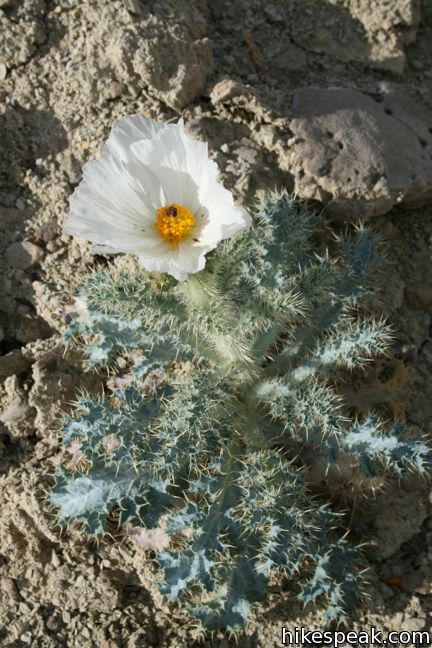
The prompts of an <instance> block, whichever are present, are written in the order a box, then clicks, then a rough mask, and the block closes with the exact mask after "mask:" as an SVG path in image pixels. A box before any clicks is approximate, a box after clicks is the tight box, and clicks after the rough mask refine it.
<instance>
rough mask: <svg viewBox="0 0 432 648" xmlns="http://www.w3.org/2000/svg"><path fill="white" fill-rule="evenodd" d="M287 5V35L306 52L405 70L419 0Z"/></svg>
mask: <svg viewBox="0 0 432 648" xmlns="http://www.w3.org/2000/svg"><path fill="white" fill-rule="evenodd" d="M284 4H285V5H286V6H287V12H288V16H289V19H290V20H289V23H288V24H289V25H290V31H291V38H292V40H293V41H294V43H295V44H296V45H298V46H300V47H301V48H303V49H305V50H306V51H309V52H317V53H320V54H321V53H323V54H326V55H329V56H332V57H333V58H334V59H335V60H337V61H345V62H348V61H362V62H367V64H368V65H373V66H374V67H378V68H383V69H386V70H390V71H391V72H394V73H396V74H402V73H403V72H404V68H405V63H406V57H405V52H404V45H406V44H408V43H411V42H412V41H413V40H414V39H415V37H416V33H417V28H418V25H419V22H420V0H392V1H391V2H389V1H388V0H374V2H371V0H326V1H325V2H324V1H323V0H302V2H289V3H284Z"/></svg>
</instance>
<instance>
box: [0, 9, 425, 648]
mask: <svg viewBox="0 0 432 648" xmlns="http://www.w3.org/2000/svg"><path fill="white" fill-rule="evenodd" d="M0 21H1V22H0V127H1V141H0V147H1V155H0V178H1V186H0V237H1V238H0V246H1V256H2V258H3V261H4V270H3V273H2V277H1V288H0V343H1V355H0V399H1V402H0V501H1V507H0V644H1V645H2V646H5V647H6V646H37V647H39V646H40V647H45V646H47V647H48V646H50V647H51V646H71V647H72V646H73V647H75V646H76V647H80V648H81V647H87V646H89V647H90V646H98V647H100V648H114V647H116V646H127V647H134V646H143V647H144V646H164V647H165V646H166V647H174V646H176V647H178V646H189V647H191V646H195V645H200V643H199V639H198V638H196V637H195V634H194V628H193V622H192V621H191V620H190V618H189V617H188V616H187V614H186V613H185V612H184V611H182V610H181V609H179V608H178V607H177V606H176V605H174V604H169V603H167V602H166V601H165V600H164V599H163V598H162V597H161V596H160V595H159V594H158V592H157V587H156V585H155V583H156V581H157V578H158V572H157V568H156V566H155V565H154V563H153V562H152V561H151V559H150V557H149V556H148V555H145V554H144V553H142V552H140V551H139V550H137V549H136V547H134V546H132V544H131V543H128V541H122V542H115V541H113V540H108V539H107V540H101V541H100V542H99V543H96V542H94V541H87V540H86V539H85V538H83V537H82V536H81V535H80V534H79V532H78V529H77V528H75V527H72V528H70V529H68V530H67V531H66V530H64V531H62V530H60V529H59V528H58V527H57V525H56V520H55V515H54V512H53V511H52V509H51V508H50V507H49V505H48V504H47V503H46V501H45V492H46V490H47V489H48V488H49V485H50V483H51V479H52V474H53V471H54V468H55V465H56V464H57V463H58V462H59V460H60V441H59V435H58V430H59V425H60V417H61V412H62V411H65V410H67V408H68V406H69V405H68V404H69V403H70V401H71V400H72V399H73V397H74V395H75V394H76V393H77V390H78V389H80V388H83V387H86V388H87V389H90V390H95V391H98V390H99V389H100V388H101V385H102V384H103V381H104V380H105V379H106V377H104V376H101V375H98V374H97V373H89V372H84V371H83V361H82V358H81V357H80V355H79V354H78V353H76V352H73V351H70V352H68V353H67V354H66V355H65V351H64V346H63V343H62V331H63V330H64V326H65V316H64V304H65V302H66V301H67V299H68V296H69V295H71V294H72V293H73V291H74V289H75V287H76V286H77V285H79V282H80V278H81V277H82V276H83V275H84V274H85V273H86V272H87V271H88V270H89V269H91V267H92V265H93V264H94V258H92V257H91V255H90V254H89V246H88V245H87V244H86V243H83V242H79V241H77V240H72V239H71V238H70V237H68V236H65V235H63V234H62V232H61V228H62V223H63V219H64V216H65V214H66V213H67V209H68V203H67V201H68V196H69V195H70V193H71V191H72V190H73V188H74V186H76V184H77V183H78V182H79V179H80V173H81V172H80V169H81V164H82V163H83V162H84V161H85V160H87V159H89V158H91V157H94V156H96V155H97V153H98V150H99V148H100V146H101V144H102V142H103V141H104V139H105V138H106V136H107V133H108V132H109V130H110V128H111V127H112V125H113V123H114V122H115V120H116V119H118V118H119V117H121V116H123V115H127V114H131V113H140V114H143V115H148V116H151V117H154V118H156V119H159V120H167V119H177V117H178V116H180V115H182V116H183V117H184V119H185V121H186V122H187V125H188V129H189V131H190V133H191V135H193V136H195V137H197V138H202V139H206V140H208V141H209V143H210V149H211V152H212V156H213V157H214V159H215V160H216V161H217V162H218V164H219V166H220V169H221V172H222V178H223V181H224V183H225V184H226V185H227V186H228V187H230V188H232V189H233V191H234V192H235V194H236V197H237V199H238V200H239V201H243V203H244V204H245V205H246V206H249V207H252V206H253V204H254V201H255V199H256V198H257V196H259V195H260V192H262V191H265V190H268V189H273V188H274V187H288V188H290V189H291V188H293V186H294V177H293V174H292V172H291V169H290V159H291V158H290V155H289V149H290V136H291V133H290V129H289V122H290V118H291V115H292V108H291V106H292V99H293V96H294V94H295V92H296V90H298V88H300V87H302V86H307V85H315V86H320V87H331V86H341V87H345V88H353V89H358V90H361V91H366V90H368V89H369V88H370V87H371V86H372V85H373V84H376V83H379V82H383V83H386V84H388V85H390V86H391V87H394V88H397V89H398V90H399V91H400V92H402V93H404V94H406V95H407V96H410V97H412V98H413V99H414V100H415V101H416V102H418V103H419V104H421V105H423V106H426V107H428V108H429V109H432V47H431V45H430V44H431V43H432V2H431V0H423V2H422V3H421V4H420V2H419V1H418V2H417V1H416V0H394V2H391V3H389V2H386V0H325V1H324V0H290V2H286V0H274V1H273V2H271V3H267V2H264V1H263V0H236V2H232V0H215V1H210V0H209V2H208V3H206V2H205V0H202V1H199V0H195V1H193V2H187V0H167V1H166V2H152V1H148V0H125V1H124V2H122V1H121V0H112V1H108V0H105V1H104V0H85V1H84V2H78V0H57V1H50V0H46V1H44V0H21V1H20V2H18V0H0ZM2 52H3V53H2ZM227 80H231V81H232V82H233V84H234V88H235V92H234V93H231V94H230V93H227V94H225V95H224V93H223V92H221V86H220V85H219V86H217V84H219V83H220V82H222V81H223V82H224V83H225V84H226V83H228V81H227ZM215 86H217V87H216V88H215ZM222 89H223V86H222ZM221 96H222V99H221ZM373 222H374V225H375V226H376V229H377V230H378V231H379V232H380V233H381V234H382V235H383V237H384V238H385V240H386V241H387V249H388V261H387V267H386V281H385V287H384V293H383V299H382V302H383V305H382V312H384V313H385V314H386V316H387V317H388V318H389V319H390V321H391V322H392V323H393V325H394V329H395V332H396V340H395V346H394V350H393V352H392V354H391V355H390V357H389V358H388V359H387V360H385V361H383V362H380V363H378V364H377V365H376V366H375V368H374V369H371V371H370V372H369V373H368V375H367V376H366V378H362V380H361V382H359V383H358V384H356V383H355V382H353V384H352V385H348V386H347V397H349V398H351V399H352V400H353V404H355V405H356V407H357V408H359V409H360V410H361V409H362V408H366V407H368V406H370V405H373V406H374V407H376V408H378V409H381V411H382V412H383V414H384V415H385V416H388V417H393V416H397V417H399V418H402V419H404V420H406V421H407V422H408V423H409V424H410V425H411V426H412V427H413V428H414V429H415V430H420V431H421V432H422V433H424V434H425V435H430V433H431V432H432V427H431V420H432V418H431V414H432V405H431V398H430V395H431V389H432V371H431V370H432V341H431V306H432V273H431V270H430V268H431V246H432V202H431V201H429V202H427V201H423V202H422V204H418V205H416V206H413V207H410V208H409V209H408V208H407V207H398V208H395V209H392V210H391V211H390V212H388V213H387V214H383V215H381V216H378V217H375V218H374V221H373ZM22 242H25V245H24V246H23V245H22ZM17 244H18V246H17ZM114 263H124V260H122V259H117V260H115V261H114ZM353 392H354V393H353ZM311 477H312V478H313V477H314V475H313V474H312V475H311ZM321 492H322V494H323V496H324V497H327V496H329V493H327V491H326V486H325V485H323V486H322V488H321ZM335 506H336V507H339V508H340V509H341V510H343V511H344V517H343V524H344V525H345V527H346V528H348V529H349V530H350V534H351V536H350V537H351V538H352V540H353V542H358V541H362V542H364V541H366V542H368V543H369V544H368V546H367V547H366V548H365V562H366V563H367V564H368V566H369V568H370V573H369V585H368V592H367V593H368V598H366V599H365V601H364V602H363V603H362V604H361V605H360V606H359V609H358V610H357V612H356V614H355V615H354V616H353V618H352V620H351V621H350V627H352V628H353V629H358V630H360V629H368V628H369V627H370V626H376V627H378V628H379V629H384V630H401V629H402V630H422V629H430V628H431V626H432V548H431V547H432V517H431V514H430V488H429V486H428V485H427V484H425V483H421V482H420V481H419V480H418V479H416V478H412V479H409V480H406V481H405V482H403V483H400V484H399V483H397V482H396V481H394V480H393V481H392V480H390V481H389V483H388V486H387V489H386V490H385V492H384V493H380V494H379V495H378V496H377V498H376V499H373V498H368V499H363V498H362V497H361V494H360V493H357V494H354V495H353V494H352V493H348V492H344V491H343V490H342V491H339V492H338V493H337V494H336V496H335ZM389 579H390V580H389ZM293 591H294V589H293V587H292V585H291V584H290V583H286V582H284V581H280V580H278V579H275V581H274V583H273V584H272V588H271V593H270V596H269V599H268V601H267V603H266V604H265V605H263V606H261V607H258V608H256V609H255V611H254V613H253V615H252V618H251V622H250V625H249V626H248V627H247V628H246V629H245V630H244V631H243V632H242V633H240V635H239V636H238V637H237V639H234V638H232V637H229V636H228V635H224V634H223V633H220V634H218V635H215V636H212V637H210V636H206V637H205V638H204V640H203V641H204V645H206V646H215V647H220V648H222V647H226V646H231V645H233V646H234V645H236V642H237V644H238V645H239V646H263V647H270V646H280V645H281V638H280V635H281V627H282V626H285V627H287V628H288V627H294V626H300V625H303V626H306V627H309V628H311V627H319V628H323V627H324V626H325V624H324V622H323V620H322V618H321V616H320V611H319V609H317V610H309V609H306V610H303V609H302V608H301V607H300V606H299V604H298V602H297V601H296V600H295V596H294V595H293V593H292V592H293Z"/></svg>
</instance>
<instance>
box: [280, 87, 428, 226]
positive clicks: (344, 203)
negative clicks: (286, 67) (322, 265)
mask: <svg viewBox="0 0 432 648" xmlns="http://www.w3.org/2000/svg"><path fill="white" fill-rule="evenodd" d="M293 115H294V119H292V121H291V122H290V129H291V131H292V132H293V133H294V139H293V141H294V144H293V149H292V157H291V159H290V163H289V165H290V170H291V172H292V173H293V174H294V176H295V184H296V186H295V188H296V191H297V193H298V194H299V195H300V196H301V197H307V198H316V199H318V200H321V201H322V202H324V203H325V204H326V205H327V208H328V211H329V213H331V214H334V215H341V216H343V217H344V218H358V217H367V216H374V215H377V214H383V213H386V212H387V211H389V210H390V209H391V208H392V207H393V206H394V205H395V204H399V203H413V204H419V203H421V202H423V201H425V200H427V199H428V198H429V197H430V196H431V195H432V112H431V111H430V110H428V109H427V108H424V107H422V106H419V105H417V104H416V103H415V102H414V101H412V100H411V99H408V98H407V97H401V96H398V95H396V94H391V93H389V94H384V95H381V96H379V97H378V98H377V99H374V98H373V97H372V96H369V95H366V94H363V93H361V92H358V91H355V90H348V89H344V88H330V89H321V88H313V87H309V88H302V89H300V90H298V91H297V92H296V94H295V96H294V101H293Z"/></svg>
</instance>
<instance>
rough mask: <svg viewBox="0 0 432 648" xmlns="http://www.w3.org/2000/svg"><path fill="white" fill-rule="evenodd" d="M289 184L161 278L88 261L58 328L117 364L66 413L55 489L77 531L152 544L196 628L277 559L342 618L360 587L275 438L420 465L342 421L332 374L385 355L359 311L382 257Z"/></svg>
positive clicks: (327, 520)
mask: <svg viewBox="0 0 432 648" xmlns="http://www.w3.org/2000/svg"><path fill="white" fill-rule="evenodd" d="M324 227H325V225H324V223H323V221H322V220H321V218H320V217H318V216H317V215H316V214H314V213H313V212H311V211H310V210H309V209H308V208H307V207H306V206H304V205H302V204H301V203H299V202H298V201H296V200H294V199H293V198H291V197H289V196H288V195H286V194H279V195H271V196H269V197H268V198H267V199H265V200H264V201H263V202H262V204H261V206H260V208H259V210H258V213H257V214H256V217H255V219H254V223H253V227H252V228H250V229H244V230H243V231H242V232H240V233H239V234H237V235H236V236H235V237H233V238H230V239H228V240H226V241H224V242H223V243H221V244H220V245H219V246H218V247H217V248H216V249H215V250H213V251H212V252H211V253H210V254H208V255H207V260H206V266H205V269H203V270H202V271H200V272H197V273H194V274H189V275H188V277H187V279H186V280H184V281H181V282H179V281H176V280H175V279H174V278H172V277H171V276H167V275H164V274H158V275H155V274H149V273H147V272H145V271H142V272H137V273H135V274H133V273H130V272H129V273H126V272H119V271H116V270H98V271H96V272H94V273H93V274H92V275H90V276H89V277H88V278H87V280H86V281H85V284H84V286H83V288H82V290H81V295H80V304H79V308H78V309H77V310H78V311H79V313H78V315H77V316H76V317H75V319H73V320H72V321H71V323H70V325H69V328H68V331H67V337H68V339H70V340H76V341H80V342H81V344H83V347H84V350H85V352H86V354H87V357H88V362H89V364H90V365H91V366H112V364H113V363H114V361H115V359H116V358H117V356H118V355H119V354H121V355H122V357H123V363H124V361H125V360H126V362H127V363H128V367H129V369H128V370H127V378H126V377H125V376H123V382H121V381H120V382H119V381H117V387H115V388H114V390H113V392H112V393H111V394H105V395H103V396H101V397H100V398H99V399H98V400H93V399H92V398H91V397H90V396H87V395H84V396H82V397H81V398H80V399H79V400H78V401H77V403H76V405H75V412H74V414H73V415H71V416H67V417H66V418H65V420H64V425H63V442H64V445H65V448H66V449H67V450H69V453H68V457H69V459H70V457H71V456H72V459H70V460H69V462H68V463H66V464H65V465H63V466H61V467H60V468H59V469H58V471H57V476H56V483H55V485H54V487H53V490H52V493H51V496H50V498H51V502H52V503H53V504H54V505H55V506H56V507H57V509H58V514H59V518H60V520H61V521H64V522H66V521H69V520H71V519H73V518H81V519H82V520H83V521H84V524H85V530H86V532H87V533H88V534H95V535H96V534H103V533H105V532H107V531H108V530H109V528H110V524H112V521H113V520H116V521H118V523H119V524H120V525H122V526H123V528H124V529H125V531H126V533H129V534H130V535H131V536H133V537H134V538H135V540H136V542H137V544H138V545H140V546H141V547H142V548H144V549H148V550H151V551H153V552H154V554H155V555H156V558H157V561H158V563H159V565H160V567H161V582H160V589H161V592H163V593H164V594H165V595H166V596H167V597H168V598H170V599H172V600H174V601H178V602H180V603H183V604H185V605H187V606H188V608H189V609H190V612H191V613H192V614H193V615H194V616H195V617H196V618H197V619H198V621H199V622H200V624H202V626H203V627H204V628H205V629H209V630H214V629H217V628H226V629H228V630H231V631H236V630H238V629H239V628H240V627H241V626H243V625H244V624H245V623H246V622H247V618H248V613H249V610H250V608H251V606H252V605H253V604H255V603H257V602H259V601H262V600H263V599H264V598H265V595H266V585H267V583H268V580H269V577H270V575H271V574H272V572H274V571H279V572H282V573H284V574H286V575H288V576H292V577H294V576H295V579H294V578H293V581H294V580H295V582H296V583H297V585H296V587H297V588H298V589H297V596H298V597H299V598H300V599H301V600H302V601H303V602H305V603H307V602H313V603H316V604H317V605H319V606H320V607H321V608H322V609H323V611H324V614H325V616H326V618H327V619H329V620H341V619H344V618H345V617H346V615H347V614H349V612H350V611H351V610H352V609H353V608H354V607H355V605H356V603H357V600H358V597H359V593H360V592H361V585H362V573H361V570H359V568H358V565H357V563H356V561H357V560H358V551H357V549H356V548H355V547H352V546H350V545H349V544H348V543H347V541H346V540H345V539H343V538H342V537H338V536H337V534H336V532H335V526H337V519H338V518H337V515H336V514H335V513H333V512H332V511H331V510H330V509H329V507H328V506H327V505H324V504H322V503H320V502H319V501H318V500H317V499H316V498H311V497H310V495H309V494H308V489H307V484H306V483H305V481H304V472H303V471H302V470H299V468H298V467H297V466H296V465H294V464H293V463H290V462H289V460H288V458H287V453H286V448H287V446H288V445H291V446H292V444H298V446H299V447H300V446H302V445H304V444H310V445H312V446H313V447H314V448H315V449H316V452H319V453H321V454H322V456H323V457H326V459H327V461H328V463H329V464H334V463H337V462H339V461H342V460H343V461H344V462H345V464H346V463H347V462H348V464H349V465H350V466H352V467H353V469H356V470H361V472H362V473H363V477H364V479H365V480H367V479H369V478H373V477H375V476H376V475H378V474H381V473H382V472H383V471H384V470H386V469H388V470H390V471H393V472H394V473H396V474H397V475H400V476H402V475H403V474H404V473H405V472H407V471H409V470H415V471H417V472H419V473H420V474H425V473H426V472H427V471H428V470H429V467H428V455H429V450H428V448H427V447H426V445H425V444H424V443H423V442H422V441H421V440H420V439H415V438H412V437H411V436H410V435H408V434H407V433H406V431H405V430H404V429H403V428H402V426H401V425H398V424H394V425H393V426H390V427H388V428H387V429H386V428H385V427H384V426H383V424H382V423H381V422H380V421H379V420H378V419H377V418H376V417H374V416H373V414H371V415H370V416H368V417H367V418H365V419H364V420H360V419H356V420H350V419H349V417H347V416H346V412H345V411H344V409H343V401H342V399H341V397H339V396H338V394H337V392H336V388H335V385H336V384H337V381H336V380H335V379H337V377H338V375H339V374H340V372H342V371H346V370H347V369H352V368H356V367H361V366H363V365H364V364H365V363H366V362H367V361H369V360H370V359H371V357H372V356H374V355H376V354H379V353H381V352H383V351H384V350H385V348H386V346H387V344H388V342H389V339H390V333H389V330H388V328H387V326H386V325H385V324H384V323H383V321H380V320H376V319H373V318H372V317H369V316H367V315H365V314H364V312H365V310H364V308H363V306H364V305H365V304H367V303H368V301H370V300H371V299H372V298H373V283H374V282H373V273H374V271H375V268H376V265H377V263H378V261H379V255H378V251H377V250H378V248H377V242H376V240H375V238H374V236H373V235H372V234H371V233H370V232H369V231H367V230H366V229H364V228H363V227H358V228H357V229H355V230H354V231H353V233H352V235H350V236H348V235H341V236H338V237H337V239H336V240H335V241H334V256H330V254H329V253H328V252H327V251H326V249H325V248H324V245H323V244H322V243H321V242H320V241H321V237H320V236H317V233H318V232H319V231H320V230H322V229H323V228H324Z"/></svg>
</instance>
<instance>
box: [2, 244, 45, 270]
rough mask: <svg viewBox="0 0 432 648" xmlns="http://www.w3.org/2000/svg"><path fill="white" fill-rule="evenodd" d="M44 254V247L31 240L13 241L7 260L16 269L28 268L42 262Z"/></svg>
mask: <svg viewBox="0 0 432 648" xmlns="http://www.w3.org/2000/svg"><path fill="white" fill-rule="evenodd" d="M43 256H44V252H43V250H42V248H40V247H39V246H38V245H35V244H34V243H30V241H19V242H18V243H12V245H10V246H9V247H8V249H7V251H6V260H7V262H8V263H9V265H10V266H12V268H14V269H15V270H27V268H31V266H34V265H36V264H37V263H40V261H41V260H42V259H43Z"/></svg>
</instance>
